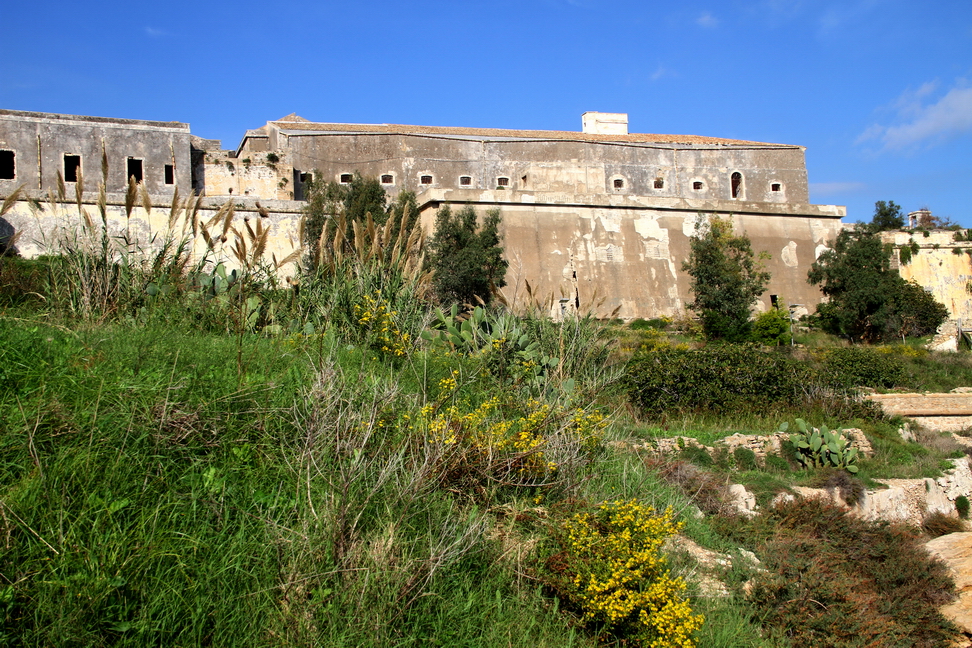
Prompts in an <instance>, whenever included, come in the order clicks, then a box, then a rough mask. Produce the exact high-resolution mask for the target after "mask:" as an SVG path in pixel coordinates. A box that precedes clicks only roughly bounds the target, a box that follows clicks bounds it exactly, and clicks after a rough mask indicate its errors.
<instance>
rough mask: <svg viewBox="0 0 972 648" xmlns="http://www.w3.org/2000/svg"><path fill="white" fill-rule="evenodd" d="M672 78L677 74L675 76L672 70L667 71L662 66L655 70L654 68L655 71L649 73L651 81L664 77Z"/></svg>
mask: <svg viewBox="0 0 972 648" xmlns="http://www.w3.org/2000/svg"><path fill="white" fill-rule="evenodd" d="M674 76H678V75H677V74H675V71H674V70H669V69H668V68H667V67H665V66H664V65H659V66H658V67H657V68H655V71H654V72H652V73H651V77H649V78H650V79H651V80H652V81H658V80H659V79H664V78H665V77H674Z"/></svg>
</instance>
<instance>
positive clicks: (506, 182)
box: [496, 178, 510, 187]
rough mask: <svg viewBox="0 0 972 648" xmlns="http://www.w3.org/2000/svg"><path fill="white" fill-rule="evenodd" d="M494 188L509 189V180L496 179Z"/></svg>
mask: <svg viewBox="0 0 972 648" xmlns="http://www.w3.org/2000/svg"><path fill="white" fill-rule="evenodd" d="M496 186H497V187H509V186H510V179H509V178H496Z"/></svg>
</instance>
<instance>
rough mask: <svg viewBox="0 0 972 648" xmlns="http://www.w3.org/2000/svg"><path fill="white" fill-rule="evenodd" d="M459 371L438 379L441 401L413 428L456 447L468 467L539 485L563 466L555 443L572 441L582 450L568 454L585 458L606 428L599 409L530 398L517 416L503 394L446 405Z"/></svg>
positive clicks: (429, 407)
mask: <svg viewBox="0 0 972 648" xmlns="http://www.w3.org/2000/svg"><path fill="white" fill-rule="evenodd" d="M458 373H459V372H458V371H454V372H453V373H452V374H451V375H450V376H448V377H446V378H443V379H442V380H440V381H439V390H440V398H439V400H438V401H436V402H434V403H430V404H427V405H426V406H425V407H423V408H422V409H421V411H420V416H419V418H418V420H417V421H415V422H414V423H413V425H412V428H413V429H416V427H419V428H421V429H422V430H424V432H425V435H426V438H427V439H428V440H429V442H431V443H435V444H440V445H442V446H445V447H447V448H449V449H452V450H455V451H456V452H454V453H453V454H454V455H458V457H459V459H460V461H461V463H463V464H465V465H466V466H467V467H471V468H476V469H479V470H482V471H486V472H490V473H494V474H495V473H497V472H503V473H506V474H509V473H511V472H514V473H516V474H517V475H518V478H520V477H523V478H526V479H527V480H528V481H531V483H537V482H538V481H542V480H543V479H545V478H547V477H552V476H553V475H554V474H555V473H556V472H557V471H558V469H559V468H560V464H559V461H558V458H557V457H555V456H553V453H552V452H551V450H552V445H556V447H557V449H561V448H562V447H563V446H564V445H567V444H573V446H575V447H576V448H577V450H578V451H577V452H575V453H566V455H565V456H567V457H569V458H572V459H573V458H577V457H578V456H584V457H586V455H587V454H588V453H590V452H591V451H592V450H593V449H594V448H595V447H596V446H597V445H598V443H599V442H600V439H601V435H602V434H603V431H604V428H605V427H606V426H607V421H606V420H605V418H604V415H603V414H601V413H600V412H597V411H593V412H588V411H586V410H584V409H582V408H576V409H570V410H563V409H559V408H554V407H552V406H551V405H550V404H549V403H545V402H543V401H540V400H537V399H528V400H527V402H526V403H525V404H522V405H520V406H518V407H517V408H516V410H517V411H516V415H512V416H511V415H509V414H508V410H509V409H510V408H508V407H504V404H503V403H502V402H501V400H500V398H499V397H498V396H494V397H493V398H491V399H489V400H487V401H485V402H483V403H481V404H480V405H479V406H477V407H475V408H469V407H468V406H466V407H463V404H462V403H459V404H456V403H453V404H447V402H446V401H447V399H448V400H452V399H451V395H452V393H453V392H454V391H455V390H456V387H457V379H458ZM555 440H556V443H555ZM562 454H563V453H562Z"/></svg>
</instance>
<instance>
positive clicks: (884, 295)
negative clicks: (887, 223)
mask: <svg viewBox="0 0 972 648" xmlns="http://www.w3.org/2000/svg"><path fill="white" fill-rule="evenodd" d="M892 250H893V246H891V245H886V244H884V243H883V242H882V241H881V237H880V234H878V232H876V231H874V230H872V229H871V228H868V227H863V228H861V227H859V228H857V229H854V230H844V231H842V232H841V233H840V234H839V235H838V236H837V240H836V241H834V246H833V248H832V249H830V250H828V251H826V252H824V253H823V254H821V255H820V257H819V258H818V259H817V260H816V261H815V262H814V264H813V265H812V266H810V272H809V273H808V274H807V281H808V282H809V283H810V284H812V285H815V286H816V285H819V286H820V289H821V291H822V292H823V294H824V295H826V296H827V297H828V298H829V301H828V302H825V303H822V304H820V305H819V306H817V314H818V316H819V318H820V324H821V327H822V328H823V329H824V330H825V331H827V332H829V333H833V334H835V335H842V336H846V337H849V338H851V339H856V340H861V341H864V342H876V341H879V340H884V339H891V338H897V337H903V336H909V335H911V336H918V335H927V334H928V333H931V332H934V331H935V330H936V329H937V328H938V327H939V326H940V325H941V323H942V322H944V321H945V320H946V319H948V309H946V308H945V306H944V305H942V304H940V303H939V302H937V301H936V300H935V298H934V297H932V296H931V295H930V294H929V293H928V292H926V291H925V290H924V289H923V288H921V286H919V285H918V284H915V283H909V282H907V281H905V280H904V279H903V278H902V277H901V275H899V274H898V272H897V271H896V270H894V269H892V268H891V254H892Z"/></svg>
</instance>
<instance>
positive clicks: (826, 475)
mask: <svg viewBox="0 0 972 648" xmlns="http://www.w3.org/2000/svg"><path fill="white" fill-rule="evenodd" d="M810 486H811V487H813V488H826V489H827V490H834V491H837V492H839V493H840V497H841V498H842V499H843V500H844V502H846V503H847V505H848V506H854V505H855V504H857V503H858V502H859V501H860V500H861V498H862V497H864V492H865V491H866V490H867V489H866V488H865V487H864V482H862V481H861V480H860V479H857V478H856V477H853V476H851V474H850V473H848V472H847V471H846V470H837V469H835V468H826V469H824V470H822V471H821V472H820V473H818V474H817V476H816V477H815V478H814V479H813V480H812V481H811V482H810Z"/></svg>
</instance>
